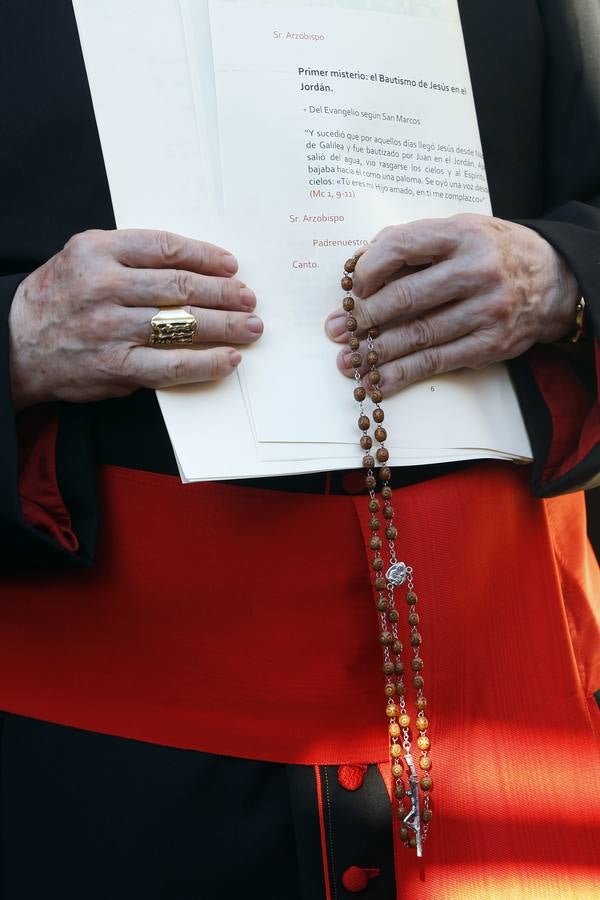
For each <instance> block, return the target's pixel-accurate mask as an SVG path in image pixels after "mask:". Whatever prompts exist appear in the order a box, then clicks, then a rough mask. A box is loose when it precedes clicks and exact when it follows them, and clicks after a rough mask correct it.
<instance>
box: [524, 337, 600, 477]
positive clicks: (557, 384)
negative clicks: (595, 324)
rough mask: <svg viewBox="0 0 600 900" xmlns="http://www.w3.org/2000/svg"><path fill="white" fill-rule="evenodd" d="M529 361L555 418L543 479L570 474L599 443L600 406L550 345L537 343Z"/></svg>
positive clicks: (599, 360) (599, 357)
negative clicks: (543, 345)
mask: <svg viewBox="0 0 600 900" xmlns="http://www.w3.org/2000/svg"><path fill="white" fill-rule="evenodd" d="M594 354H595V364H596V378H597V383H599V382H600V345H599V344H598V341H597V340H595V341H594ZM527 359H528V362H529V364H530V366H531V369H532V372H533V375H534V377H535V380H536V382H537V385H538V387H539V390H540V392H541V394H542V397H543V399H544V402H545V404H546V407H547V409H548V412H549V414H550V418H551V422H552V437H551V442H550V446H549V447H548V452H547V456H546V461H545V465H544V468H543V473H542V478H541V483H542V484H548V483H549V482H550V481H553V480H554V479H558V478H560V477H561V476H563V475H565V474H567V473H568V472H569V471H570V470H571V469H573V468H574V467H575V466H576V465H577V464H578V463H580V462H581V461H582V460H583V459H585V457H586V456H587V455H588V454H589V453H590V452H591V451H592V450H593V448H594V446H595V445H596V444H598V443H600V406H599V405H598V402H597V400H595V399H594V397H592V395H591V394H590V393H589V392H588V391H587V390H586V388H585V387H584V385H583V384H582V382H581V381H580V380H579V378H578V377H577V375H576V373H575V372H574V371H573V370H572V369H571V368H570V367H569V366H566V365H564V364H563V362H562V361H560V364H558V361H557V356H556V354H555V352H553V351H552V350H551V349H550V348H548V347H541V346H539V345H538V346H536V347H534V348H533V349H532V350H530V351H529V353H528V354H527Z"/></svg>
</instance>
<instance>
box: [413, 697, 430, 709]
mask: <svg viewBox="0 0 600 900" xmlns="http://www.w3.org/2000/svg"><path fill="white" fill-rule="evenodd" d="M415 706H416V707H417V709H421V710H423V709H425V707H426V706H427V700H426V699H425V697H417V699H416V701H415Z"/></svg>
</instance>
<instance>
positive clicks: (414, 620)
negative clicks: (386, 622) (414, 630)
mask: <svg viewBox="0 0 600 900" xmlns="http://www.w3.org/2000/svg"><path fill="white" fill-rule="evenodd" d="M408 624H409V625H418V624H419V613H418V612H414V610H413V612H409V614H408Z"/></svg>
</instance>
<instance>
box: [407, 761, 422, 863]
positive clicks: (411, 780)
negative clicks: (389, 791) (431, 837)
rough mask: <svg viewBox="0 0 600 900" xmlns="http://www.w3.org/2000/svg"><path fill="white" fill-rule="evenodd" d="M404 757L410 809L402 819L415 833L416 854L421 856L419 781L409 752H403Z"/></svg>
mask: <svg viewBox="0 0 600 900" xmlns="http://www.w3.org/2000/svg"><path fill="white" fill-rule="evenodd" d="M404 759H405V761H406V766H407V768H408V771H409V773H410V774H409V776H408V796H409V799H410V809H409V811H408V812H407V814H406V815H405V817H404V819H403V820H402V821H403V822H404V824H405V825H406V827H407V828H410V829H411V831H414V833H415V841H416V842H417V856H423V835H422V834H421V810H420V807H419V782H418V779H417V770H416V769H415V764H414V762H413V758H412V756H411V755H410V753H407V754H405V756H404Z"/></svg>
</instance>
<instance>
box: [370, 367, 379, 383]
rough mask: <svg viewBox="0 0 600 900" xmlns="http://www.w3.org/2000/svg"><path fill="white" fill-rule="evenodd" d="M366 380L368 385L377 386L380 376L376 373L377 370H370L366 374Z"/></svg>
mask: <svg viewBox="0 0 600 900" xmlns="http://www.w3.org/2000/svg"><path fill="white" fill-rule="evenodd" d="M367 380H368V382H369V384H379V382H380V381H381V375H380V374H379V372H378V371H377V369H371V371H370V372H369V373H368V374H367Z"/></svg>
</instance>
